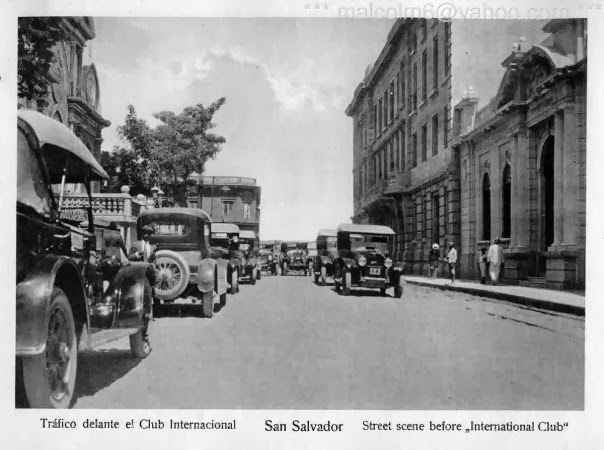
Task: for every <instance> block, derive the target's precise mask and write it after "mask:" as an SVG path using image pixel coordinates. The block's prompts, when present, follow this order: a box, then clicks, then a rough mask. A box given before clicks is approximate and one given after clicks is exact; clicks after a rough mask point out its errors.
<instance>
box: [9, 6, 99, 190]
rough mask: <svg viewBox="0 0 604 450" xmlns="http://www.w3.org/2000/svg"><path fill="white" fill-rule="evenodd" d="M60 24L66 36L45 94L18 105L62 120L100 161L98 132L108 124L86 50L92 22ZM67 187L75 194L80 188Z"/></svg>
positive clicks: (69, 20)
mask: <svg viewBox="0 0 604 450" xmlns="http://www.w3.org/2000/svg"><path fill="white" fill-rule="evenodd" d="M61 27H62V28H63V30H64V31H65V36H66V39H65V40H63V41H61V42H59V43H58V44H57V45H56V46H55V48H54V52H55V60H54V61H53V64H52V65H51V69H50V73H49V74H48V77H49V79H50V80H51V83H50V85H49V89H48V93H47V94H46V95H45V96H43V97H41V98H37V99H34V100H31V101H29V102H27V101H25V100H24V99H19V102H18V106H19V107H20V108H23V107H25V108H30V109H35V110H37V111H39V112H42V113H44V114H46V115H47V116H49V117H52V118H54V119H55V120H58V121H59V122H62V123H64V124H65V125H67V126H68V127H69V128H70V129H71V130H72V131H73V132H74V133H75V134H76V136H78V137H79V138H80V139H81V140H82V142H83V143H84V144H85V145H86V146H87V147H88V148H89V149H90V150H91V151H92V153H93V154H94V156H95V157H96V158H97V159H99V160H100V155H101V143H102V141H103V139H102V136H101V132H102V130H103V128H105V127H108V126H109V125H111V123H110V122H109V121H108V120H106V119H104V118H103V116H102V115H101V104H100V98H101V91H100V87H99V79H98V75H97V71H96V67H95V65H94V63H93V62H91V61H90V59H91V58H90V56H89V49H87V43H89V41H91V40H92V39H94V37H95V29H94V21H93V19H92V18H91V17H64V18H62V19H61ZM87 50H88V51H87ZM69 188H70V189H69V190H71V191H72V192H75V193H77V192H78V191H79V190H80V189H81V187H79V186H70V187H69ZM99 191H100V186H99V185H98V183H97V182H95V183H93V192H99Z"/></svg>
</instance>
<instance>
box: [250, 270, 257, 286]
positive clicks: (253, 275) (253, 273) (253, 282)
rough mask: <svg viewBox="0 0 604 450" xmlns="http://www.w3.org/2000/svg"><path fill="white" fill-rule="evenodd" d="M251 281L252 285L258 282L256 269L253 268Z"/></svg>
mask: <svg viewBox="0 0 604 450" xmlns="http://www.w3.org/2000/svg"><path fill="white" fill-rule="evenodd" d="M250 283H251V284H252V286H253V285H254V284H256V269H252V275H251V276H250Z"/></svg>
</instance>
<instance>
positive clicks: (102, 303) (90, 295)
mask: <svg viewBox="0 0 604 450" xmlns="http://www.w3.org/2000/svg"><path fill="white" fill-rule="evenodd" d="M17 134H18V143H17V239H16V242H17V280H16V283H17V296H16V367H17V377H19V379H20V380H21V381H22V383H21V384H22V385H23V388H24V391H25V395H26V398H27V402H28V403H29V406H30V407H34V408H66V407H69V406H71V404H72V402H73V400H74V390H75V380H76V374H77V363H78V353H79V352H81V351H83V350H89V349H94V348H96V347H98V346H100V345H101V344H103V343H105V342H108V341H110V340H114V339H116V338H120V337H123V336H129V338H130V348H131V352H132V355H133V356H134V357H135V358H145V357H147V356H148V355H149V354H150V352H151V328H152V327H151V325H152V321H153V315H154V310H157V308H158V307H159V306H160V305H161V304H162V303H172V302H174V301H175V300H176V299H179V298H180V299H190V300H191V301H192V302H194V303H197V302H199V303H200V304H201V309H202V313H203V315H204V316H205V317H208V318H210V317H212V316H213V314H214V312H215V310H216V309H215V302H216V301H217V302H218V303H219V304H220V306H225V305H226V302H227V294H231V295H234V294H237V293H238V292H239V283H240V282H249V283H250V284H255V283H256V281H257V280H259V279H260V273H261V269H262V264H263V262H262V259H259V258H258V251H259V242H258V238H257V236H256V235H255V233H254V232H251V231H245V230H239V227H238V226H237V225H235V224H226V223H213V222H212V219H211V217H210V216H209V215H208V214H207V213H206V212H205V211H203V210H201V209H196V208H159V209H147V210H144V211H142V212H141V213H140V214H139V216H138V219H137V238H138V241H137V242H136V243H135V244H137V246H136V248H133V249H131V251H130V252H128V254H127V255H125V256H124V258H126V257H128V258H129V259H130V261H128V262H124V261H125V259H124V260H122V258H120V257H119V256H117V255H120V254H121V251H122V250H123V252H124V253H126V249H125V245H124V244H123V240H121V236H120V235H119V231H117V230H116V233H117V240H115V242H116V245H117V247H116V251H117V253H116V252H110V251H109V249H108V248H106V247H105V248H104V247H103V245H101V244H102V243H103V242H104V244H105V245H106V244H107V242H108V241H107V240H103V238H101V237H100V236H99V234H101V235H102V233H103V231H102V230H101V228H102V227H100V226H99V222H98V221H97V222H95V217H94V211H93V207H92V205H93V199H92V191H91V183H92V182H94V181H103V180H106V179H107V178H108V175H107V173H106V172H105V170H103V168H102V167H101V166H100V164H99V163H98V161H97V160H96V159H95V157H94V156H93V154H92V153H91V152H90V151H89V150H88V148H87V147H86V146H85V145H84V144H83V143H82V142H81V141H80V140H79V139H78V138H77V137H76V136H75V134H73V132H72V131H71V130H70V129H69V128H67V127H66V126H65V125H63V124H62V123H60V122H58V121H55V120H53V119H51V118H49V117H47V116H45V115H43V114H40V113H38V112H35V111H27V110H22V111H20V112H19V115H18V128H17ZM67 183H81V184H83V185H84V186H85V189H86V192H87V195H88V201H87V202H83V203H84V204H82V205H81V207H82V208H83V210H84V211H85V217H86V220H85V221H84V222H82V220H81V218H82V216H80V217H79V219H77V218H75V217H73V216H71V215H67V214H65V211H64V210H63V208H62V205H63V204H64V198H65V186H66V184H67ZM53 187H54V189H53ZM56 190H58V193H57V192H56ZM62 213H63V214H62ZM76 216H77V215H76ZM110 241H111V240H110ZM111 242H113V241H111ZM120 242H121V243H120Z"/></svg>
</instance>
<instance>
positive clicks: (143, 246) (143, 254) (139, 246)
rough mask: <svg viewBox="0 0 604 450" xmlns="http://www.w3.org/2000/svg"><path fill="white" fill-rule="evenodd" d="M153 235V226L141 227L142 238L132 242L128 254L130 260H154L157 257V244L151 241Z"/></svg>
mask: <svg viewBox="0 0 604 450" xmlns="http://www.w3.org/2000/svg"><path fill="white" fill-rule="evenodd" d="M151 235H153V228H151V227H150V226H144V227H142V228H141V240H139V241H135V242H134V243H133V244H132V248H131V249H130V254H129V255H128V259H129V260H130V261H144V262H152V261H153V260H154V259H155V245H152V244H151V243H150V242H149V239H150V238H151Z"/></svg>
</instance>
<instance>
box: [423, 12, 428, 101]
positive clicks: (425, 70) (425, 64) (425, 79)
mask: <svg viewBox="0 0 604 450" xmlns="http://www.w3.org/2000/svg"><path fill="white" fill-rule="evenodd" d="M424 23H425V22H424ZM427 98H428V52H426V51H425V50H424V52H423V53H422V101H424V102H425V101H426V99H427Z"/></svg>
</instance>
